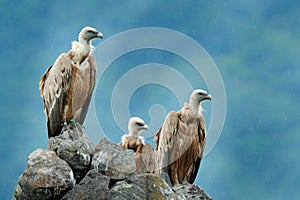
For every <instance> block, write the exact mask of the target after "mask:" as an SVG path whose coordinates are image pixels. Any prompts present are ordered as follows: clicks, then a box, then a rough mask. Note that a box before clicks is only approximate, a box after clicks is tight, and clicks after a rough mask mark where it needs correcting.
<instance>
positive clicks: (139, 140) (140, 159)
mask: <svg viewBox="0 0 300 200" xmlns="http://www.w3.org/2000/svg"><path fill="white" fill-rule="evenodd" d="M142 130H148V126H147V125H146V124H145V122H144V121H143V120H142V119H140V118H138V117H132V118H131V119H130V120H129V122H128V131H129V134H124V135H123V136H122V138H121V142H120V144H119V145H120V146H122V147H124V148H126V149H132V150H133V151H134V152H135V153H136V154H135V164H136V171H137V172H138V173H154V169H155V157H154V155H155V154H154V153H155V152H154V149H153V147H152V146H151V145H150V144H145V139H144V137H142V136H140V135H139V134H140V132H141V131H142Z"/></svg>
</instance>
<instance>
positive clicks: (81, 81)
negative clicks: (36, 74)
mask: <svg viewBox="0 0 300 200" xmlns="http://www.w3.org/2000/svg"><path fill="white" fill-rule="evenodd" d="M95 38H103V35H102V33H100V32H98V31H97V30H96V29H95V28H92V27H84V28H83V29H82V30H81V31H80V33H79V36H78V40H79V41H73V42H72V48H71V50H70V51H69V52H68V53H62V54H60V55H59V56H58V58H57V59H56V61H55V62H54V64H53V65H52V66H50V67H49V68H48V69H47V71H46V72H45V74H44V75H43V76H42V77H41V79H40V82H39V86H40V94H41V96H42V98H43V102H44V111H45V114H46V118H47V128H48V137H49V138H50V137H54V136H57V135H59V134H60V133H61V130H62V127H63V125H64V124H69V123H70V122H74V121H75V122H78V123H80V124H81V125H82V124H83V122H84V119H85V116H86V114H87V111H88V107H89V104H90V100H91V97H92V93H93V90H94V86H95V82H96V69H97V65H96V60H95V58H94V56H93V55H92V54H91V53H92V49H93V47H92V45H91V41H92V40H93V39H95Z"/></svg>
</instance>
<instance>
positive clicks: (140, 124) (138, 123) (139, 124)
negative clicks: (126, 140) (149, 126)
mask: <svg viewBox="0 0 300 200" xmlns="http://www.w3.org/2000/svg"><path fill="white" fill-rule="evenodd" d="M135 124H136V125H138V126H144V124H143V123H140V122H135Z"/></svg>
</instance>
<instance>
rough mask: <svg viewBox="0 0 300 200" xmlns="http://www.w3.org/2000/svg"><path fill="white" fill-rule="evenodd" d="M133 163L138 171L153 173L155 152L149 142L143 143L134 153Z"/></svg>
mask: <svg viewBox="0 0 300 200" xmlns="http://www.w3.org/2000/svg"><path fill="white" fill-rule="evenodd" d="M135 165H136V171H137V172H138V173H154V169H155V152H154V149H153V148H152V146H151V145H150V144H145V145H143V146H142V147H141V149H140V151H137V152H136V154H135Z"/></svg>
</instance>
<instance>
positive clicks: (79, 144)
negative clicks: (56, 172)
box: [48, 123, 95, 182]
mask: <svg viewBox="0 0 300 200" xmlns="http://www.w3.org/2000/svg"><path fill="white" fill-rule="evenodd" d="M48 149H49V150H52V151H55V152H56V153H57V155H58V156H59V157H60V158H62V159H63V160H65V161H66V162H67V163H68V164H69V165H70V167H71V168H72V170H73V172H74V176H75V178H76V180H77V182H79V181H80V180H81V179H82V178H83V177H84V176H85V174H86V173H87V171H88V170H89V168H90V164H91V160H92V156H93V154H94V150H95V148H94V145H93V143H92V141H91V140H90V138H89V137H88V135H87V134H86V133H85V132H84V130H83V128H82V126H81V125H80V124H79V123H76V124H75V123H71V124H68V125H66V126H64V127H63V129H62V133H61V134H60V135H58V136H55V137H51V138H50V139H49V141H48Z"/></svg>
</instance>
